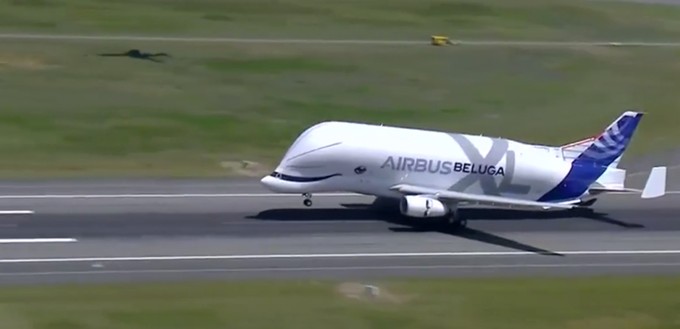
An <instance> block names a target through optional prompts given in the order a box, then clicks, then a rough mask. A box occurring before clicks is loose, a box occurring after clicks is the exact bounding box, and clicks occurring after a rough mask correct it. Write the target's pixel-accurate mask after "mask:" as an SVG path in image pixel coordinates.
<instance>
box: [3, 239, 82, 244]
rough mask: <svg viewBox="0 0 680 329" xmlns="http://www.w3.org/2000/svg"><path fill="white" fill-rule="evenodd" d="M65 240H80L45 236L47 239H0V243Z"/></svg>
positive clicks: (60, 241)
mask: <svg viewBox="0 0 680 329" xmlns="http://www.w3.org/2000/svg"><path fill="white" fill-rule="evenodd" d="M65 242H78V240H76V239H72V238H45V239H0V243H2V244H9V243H65Z"/></svg>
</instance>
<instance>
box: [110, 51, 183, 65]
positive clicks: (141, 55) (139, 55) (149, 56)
mask: <svg viewBox="0 0 680 329" xmlns="http://www.w3.org/2000/svg"><path fill="white" fill-rule="evenodd" d="M98 55H99V56H101V57H130V58H135V59H142V60H149V61H152V62H157V63H160V62H162V61H160V60H158V59H156V57H170V55H169V54H167V53H145V52H142V51H140V50H139V49H130V50H128V51H126V52H124V53H105V54H98Z"/></svg>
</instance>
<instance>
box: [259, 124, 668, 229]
mask: <svg viewBox="0 0 680 329" xmlns="http://www.w3.org/2000/svg"><path fill="white" fill-rule="evenodd" d="M642 116H643V114H642V113H639V112H633V111H626V112H624V113H623V114H622V115H621V116H619V117H618V118H617V119H616V121H614V122H613V123H612V124H610V125H609V126H608V127H607V128H606V129H605V130H604V132H602V133H601V134H600V135H599V136H596V137H592V138H589V139H585V140H582V141H579V142H576V143H572V144H568V145H562V146H546V145H533V144H527V143H523V142H519V141H514V140H510V139H504V138H492V137H484V136H475V135H466V134H456V133H446V132H439V131H428V130H420V129H410V128H400V127H388V126H380V125H370V124H362V123H352V122H335V121H333V122H323V123H319V124H316V125H314V126H312V127H310V128H308V129H307V130H306V131H304V132H303V133H302V134H301V135H300V136H299V137H298V138H297V140H296V141H295V142H294V143H293V144H292V145H291V146H290V148H289V149H288V151H287V153H286V154H285V155H284V157H283V160H282V161H281V163H280V164H279V166H278V167H277V168H276V170H275V171H274V172H273V173H272V174H271V175H269V176H266V177H264V178H262V180H261V182H262V184H264V186H266V187H267V188H268V189H270V190H272V191H274V192H278V193H300V194H302V195H303V196H304V198H305V199H304V204H305V205H306V206H311V204H312V201H311V197H312V194H313V193H321V192H350V193H358V194H365V195H372V196H376V197H378V198H396V199H400V202H399V210H400V211H401V213H402V214H404V215H406V216H410V217H420V218H426V217H433V218H441V219H446V220H448V221H449V223H451V224H453V225H458V226H465V225H466V224H467V223H466V220H465V218H461V217H460V216H459V215H458V211H457V209H458V208H459V206H461V205H491V206H496V207H498V206H501V207H513V208H516V207H529V208H538V209H555V208H559V209H571V208H577V207H589V206H591V205H592V204H593V203H594V202H595V200H596V199H595V196H597V195H599V194H602V193H641V197H642V198H655V197H660V196H663V195H664V194H665V189H666V168H665V167H655V168H653V169H652V171H651V173H650V176H649V178H648V180H647V184H646V186H645V188H644V189H643V190H636V189H630V188H626V187H625V186H624V181H625V175H626V171H625V170H623V169H620V168H617V166H618V163H619V161H620V159H621V156H622V155H623V153H624V152H625V151H626V148H627V147H628V144H629V143H630V140H631V138H632V137H633V134H634V133H635V130H636V129H637V127H638V124H639V123H640V120H641V118H642Z"/></svg>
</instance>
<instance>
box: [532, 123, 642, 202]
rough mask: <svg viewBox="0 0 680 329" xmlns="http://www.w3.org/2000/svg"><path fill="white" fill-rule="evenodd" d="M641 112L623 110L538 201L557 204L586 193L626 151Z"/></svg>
mask: <svg viewBox="0 0 680 329" xmlns="http://www.w3.org/2000/svg"><path fill="white" fill-rule="evenodd" d="M642 115H643V114H642V113H639V112H633V111H626V112H625V113H623V114H622V115H621V116H619V118H618V119H617V120H616V121H614V123H612V124H611V125H609V127H607V129H605V131H604V132H603V133H602V135H600V137H598V138H597V139H596V140H595V141H594V142H593V143H592V144H591V145H590V146H589V147H588V148H587V149H586V150H585V151H583V153H581V154H580V155H579V156H578V157H577V158H576V159H574V161H573V162H572V164H571V169H570V170H569V173H567V175H566V176H565V177H564V179H563V180H562V181H561V182H560V183H559V184H557V186H555V187H554V188H553V189H552V190H550V191H549V192H548V193H546V194H545V195H543V196H542V197H541V198H539V199H538V201H543V202H550V201H552V202H556V201H567V200H573V199H576V198H578V197H580V196H582V195H583V193H585V192H586V191H587V190H588V188H589V187H590V185H591V184H593V183H594V182H595V181H596V180H597V179H598V178H600V176H602V174H603V173H604V172H605V171H606V170H607V167H608V166H609V165H610V164H612V162H614V160H616V159H617V158H618V157H620V156H621V155H623V152H625V151H626V149H627V148H628V144H629V143H630V140H631V139H632V138H633V134H634V133H635V129H637V126H638V124H639V123H640V120H641V119H642Z"/></svg>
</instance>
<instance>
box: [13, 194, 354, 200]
mask: <svg viewBox="0 0 680 329" xmlns="http://www.w3.org/2000/svg"><path fill="white" fill-rule="evenodd" d="M313 196H314V197H346V196H362V195H361V194H356V193H315V194H314V195H313ZM224 197H226V198H229V197H245V198H256V197H267V198H271V197H301V194H285V193H176V194H172V193H168V194H153V193H140V194H24V195H0V199H125V198H132V199H138V198H140V199H141V198H224Z"/></svg>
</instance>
